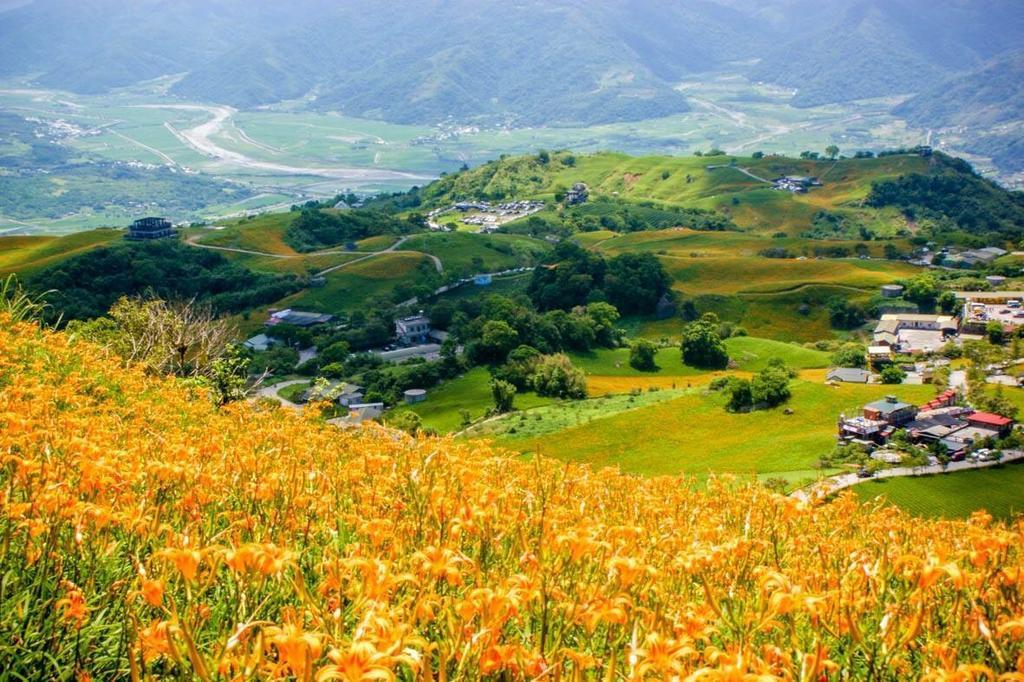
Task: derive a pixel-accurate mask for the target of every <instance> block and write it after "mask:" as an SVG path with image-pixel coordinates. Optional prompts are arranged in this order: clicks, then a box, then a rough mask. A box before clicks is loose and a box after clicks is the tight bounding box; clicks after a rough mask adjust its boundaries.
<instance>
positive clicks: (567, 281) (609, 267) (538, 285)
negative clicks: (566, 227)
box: [528, 242, 671, 314]
mask: <svg viewBox="0 0 1024 682" xmlns="http://www.w3.org/2000/svg"><path fill="white" fill-rule="evenodd" d="M670 284H671V280H670V278H669V275H668V273H667V272H665V269H664V267H663V266H662V265H661V262H660V261H659V260H658V259H657V258H656V257H654V256H653V255H652V254H644V253H640V254H622V255H621V256H616V257H614V258H611V259H609V260H608V261H605V259H604V258H603V257H602V256H601V255H599V254H594V253H590V252H587V251H585V250H584V249H582V248H581V247H579V246H577V245H575V244H573V243H572V242H563V243H560V244H559V245H558V246H557V247H555V251H554V253H553V254H552V255H551V257H550V258H548V259H546V260H545V261H544V262H543V263H542V264H541V266H540V267H538V268H536V269H535V270H534V271H533V279H532V280H531V282H530V287H529V289H528V293H529V295H530V297H531V298H532V299H533V302H534V303H535V304H536V306H537V308H538V309H540V310H556V309H562V310H568V309H571V308H573V307H575V306H579V305H585V304H587V303H592V302H595V301H608V302H609V303H611V304H612V305H614V306H615V307H616V308H617V309H618V310H619V312H620V313H623V314H633V313H646V314H649V313H653V312H654V310H655V308H656V307H657V305H658V301H659V300H660V299H661V297H662V296H664V295H665V294H666V293H668V291H669V285H670Z"/></svg>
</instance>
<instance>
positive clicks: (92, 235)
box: [0, 230, 124, 275]
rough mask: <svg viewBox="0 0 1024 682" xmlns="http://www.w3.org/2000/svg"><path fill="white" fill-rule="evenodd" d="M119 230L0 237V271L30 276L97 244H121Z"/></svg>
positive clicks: (121, 233) (121, 238) (0, 272)
mask: <svg viewBox="0 0 1024 682" xmlns="http://www.w3.org/2000/svg"><path fill="white" fill-rule="evenodd" d="M123 239H124V232H123V231H121V230H89V231H87V232H76V233H74V234H69V235H67V236H66V237H0V274H9V273H17V274H19V275H31V274H33V273H35V272H37V271H39V270H41V269H43V268H45V267H48V266H50V265H53V264H55V263H59V262H60V261H62V260H65V259H67V258H70V257H72V256H76V255H78V254H81V253H85V252H87V251H90V250H92V249H95V248H97V247H100V246H107V245H110V244H117V243H120V242H121V240H123Z"/></svg>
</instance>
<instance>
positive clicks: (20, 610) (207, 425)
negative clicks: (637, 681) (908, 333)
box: [0, 313, 1024, 681]
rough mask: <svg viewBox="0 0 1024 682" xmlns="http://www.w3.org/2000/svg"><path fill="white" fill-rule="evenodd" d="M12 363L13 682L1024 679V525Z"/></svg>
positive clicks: (8, 541)
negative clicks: (927, 513) (346, 420)
mask: <svg viewBox="0 0 1024 682" xmlns="http://www.w3.org/2000/svg"><path fill="white" fill-rule="evenodd" d="M0 348H3V349H4V351H3V352H2V353H0V387H2V390H0V453H2V456H3V458H4V459H3V467H2V468H0V482H2V484H3V489H4V491H5V493H4V497H3V498H2V500H0V528H2V529H3V534H4V538H5V551H4V553H3V554H2V555H0V570H2V572H3V575H4V576H5V578H4V591H3V594H2V595H0V604H2V605H3V607H4V608H3V609H2V610H0V633H2V635H3V637H2V640H3V641H4V642H5V645H4V646H3V647H0V666H2V667H3V669H4V670H6V671H8V672H13V673H16V674H20V675H23V676H36V675H40V674H42V675H44V676H52V677H67V676H71V675H78V676H80V677H84V676H89V677H93V678H98V679H110V678H113V677H128V676H129V675H133V676H139V677H144V676H171V675H173V676H184V677H197V678H204V677H205V678H212V677H213V675H214V673H213V671H218V673H217V674H233V673H239V674H241V672H242V671H248V674H254V675H257V676H259V677H287V676H293V677H298V678H300V679H301V678H307V679H308V678H312V677H314V676H316V677H317V678H318V679H324V680H326V679H360V678H365V677H366V676H367V675H373V676H375V677H384V676H387V675H390V674H397V675H401V676H408V677H416V678H417V679H423V680H435V679H442V680H443V679H448V680H453V681H454V680H463V679H479V678H480V676H497V675H507V676H509V677H511V678H525V677H530V678H536V677H538V676H550V677H553V678H558V677H561V676H562V675H565V676H569V677H570V678H572V679H580V678H582V677H583V676H585V675H595V676H597V677H600V678H601V679H606V680H618V679H626V678H647V677H651V678H653V677H662V676H666V675H678V676H680V677H684V676H687V675H691V674H697V675H699V676H716V675H717V676H721V675H732V676H736V675H742V674H760V675H762V676H763V675H771V676H777V677H796V676H800V675H803V676H804V677H805V678H808V679H831V678H833V677H835V676H838V675H839V674H840V671H842V672H843V674H848V675H851V676H854V677H858V678H860V677H870V676H872V675H873V674H877V673H878V671H880V670H885V671H887V674H889V675H891V676H893V677H894V678H897V679H916V678H921V677H925V678H928V677H934V676H938V675H941V674H953V673H955V672H956V671H965V670H968V669H969V670H971V671H972V672H973V673H979V672H980V671H982V670H984V671H986V674H989V675H990V676H995V675H998V674H999V673H1009V672H1010V671H1012V670H1014V669H1015V668H1016V669H1018V670H1019V669H1020V668H1019V666H1020V661H1021V658H1020V657H1021V656H1024V639H1022V638H1021V633H1022V629H1021V623H1022V622H1024V621H1022V618H1024V613H1022V612H1021V607H1020V604H1021V598H1022V595H1021V587H1020V581H1019V579H1018V576H1019V574H1020V572H1021V571H1022V570H1024V555H1022V554H1021V547H1024V536H1022V534H1021V533H1022V528H1021V526H1019V525H1018V526H1016V527H1008V526H1005V525H1001V524H998V523H992V522H990V520H989V519H987V518H986V517H985V516H984V515H977V516H975V517H974V518H972V520H971V521H969V522H935V521H922V520H920V519H911V518H910V517H908V516H906V515H905V514H903V513H902V512H899V511H896V510H893V509H883V508H880V507H877V506H864V505H862V504H860V503H858V502H857V501H856V498H855V497H854V496H852V495H848V496H845V497H842V498H840V499H839V500H837V501H834V502H814V503H812V504H807V503H802V502H797V501H796V500H793V499H789V498H785V497H781V496H779V495H776V494H772V493H770V492H768V491H767V489H765V488H762V487H760V486H758V485H755V484H748V483H741V482H735V481H729V480H718V481H712V482H710V483H709V484H708V485H707V487H697V486H694V485H693V484H692V482H689V481H687V480H685V479H678V478H669V477H661V478H635V477H631V476H626V475H623V474H620V473H618V472H617V471H615V470H611V469H606V470H601V471H594V470H592V469H589V468H587V467H585V466H577V465H571V464H570V465H565V464H562V463H560V462H554V461H551V460H547V459H544V458H535V459H532V460H523V459H520V458H517V457H513V456H509V455H507V454H505V453H503V452H501V451H496V450H494V449H492V448H490V447H488V446H487V445H485V444H481V443H476V442H470V443H464V444H460V443H455V442H452V441H451V440H438V439H433V438H411V437H409V436H406V435H404V434H401V433H397V432H392V431H388V430H386V429H381V428H364V429H355V430H349V431H339V430H338V429H336V428H335V427H333V426H330V425H327V424H324V423H322V422H321V421H320V420H319V419H318V418H317V417H316V415H315V413H311V414H310V415H308V416H307V417H305V418H302V417H299V416H297V415H295V414H292V413H290V412H288V411H286V410H281V409H273V408H268V407H267V406H265V405H259V404H247V403H238V404H233V405H230V406H228V407H226V408H223V409H217V408H215V407H214V406H213V405H212V403H211V402H210V401H209V400H208V399H207V397H206V396H205V394H204V393H203V392H202V391H201V390H198V391H197V390H195V389H187V388H185V387H183V386H181V385H179V384H177V383H176V382H175V381H173V380H170V379H164V378H158V377H151V376H146V375H144V374H143V373H142V372H141V371H140V370H137V369H120V368H118V367H117V361H116V360H115V359H114V358H113V357H111V356H109V355H107V352H106V351H104V350H102V349H100V348H97V347H95V346H91V345H89V344H86V343H83V342H81V341H76V340H74V339H73V338H71V337H68V336H66V335H63V334H58V333H53V332H49V331H45V330H42V329H40V328H39V327H37V326H35V325H32V324H26V323H14V322H13V321H12V320H11V319H10V317H8V316H6V315H5V314H3V313H0ZM996 588H998V589H996ZM15 605H17V608H15Z"/></svg>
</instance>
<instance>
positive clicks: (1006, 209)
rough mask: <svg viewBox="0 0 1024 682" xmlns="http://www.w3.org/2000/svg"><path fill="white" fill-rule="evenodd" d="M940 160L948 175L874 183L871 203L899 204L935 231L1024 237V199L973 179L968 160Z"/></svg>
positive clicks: (986, 181) (1004, 237)
mask: <svg viewBox="0 0 1024 682" xmlns="http://www.w3.org/2000/svg"><path fill="white" fill-rule="evenodd" d="M937 158H939V162H940V163H941V164H942V165H943V166H944V167H946V168H948V169H949V170H948V171H947V172H941V173H933V174H929V175H921V174H913V175H907V176H904V177H901V178H899V179H896V180H890V181H885V182H879V183H876V184H875V185H874V186H873V187H872V189H871V195H870V196H869V197H868V203H869V204H870V205H872V206H876V207H880V206H896V207H898V208H899V209H900V210H902V211H903V212H904V213H906V214H907V215H909V216H911V217H913V218H925V219H930V220H932V221H934V223H935V224H934V226H933V227H932V230H933V231H935V232H943V231H945V232H953V231H957V230H962V231H965V232H968V233H971V234H978V235H992V236H994V237H995V238H997V239H998V238H1000V237H1001V238H1003V239H1007V238H1010V239H1019V238H1020V237H1021V235H1022V234H1024V196H1021V195H1020V193H1012V192H1007V191H1005V190H1003V189H1001V188H1000V187H998V186H997V185H996V184H995V183H993V182H991V181H989V180H985V179H984V178H981V177H980V176H978V175H975V174H974V172H973V171H972V170H971V167H970V165H969V164H968V163H967V162H966V161H962V160H960V159H951V158H949V157H937Z"/></svg>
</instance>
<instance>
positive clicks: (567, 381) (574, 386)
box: [531, 353, 587, 399]
mask: <svg viewBox="0 0 1024 682" xmlns="http://www.w3.org/2000/svg"><path fill="white" fill-rule="evenodd" d="M531 384H532V385H533V389H534V390H535V391H537V393H538V395H542V396H552V397H555V398H573V399H582V398H586V397H587V380H586V377H585V376H584V374H583V371H582V370H580V369H579V368H578V367H574V366H573V364H572V361H571V360H569V356H567V355H565V354H563V353H558V354H555V355H546V356H544V357H542V358H541V359H540V360H539V361H538V362H537V367H536V369H535V370H534V373H533V377H532V379H531Z"/></svg>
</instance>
